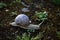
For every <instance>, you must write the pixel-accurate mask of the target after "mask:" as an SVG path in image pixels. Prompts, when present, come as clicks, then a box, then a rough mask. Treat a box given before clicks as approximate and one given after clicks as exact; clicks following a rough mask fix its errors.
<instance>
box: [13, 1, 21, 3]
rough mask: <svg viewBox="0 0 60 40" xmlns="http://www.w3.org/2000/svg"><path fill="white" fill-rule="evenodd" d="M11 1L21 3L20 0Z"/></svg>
mask: <svg viewBox="0 0 60 40" xmlns="http://www.w3.org/2000/svg"><path fill="white" fill-rule="evenodd" d="M12 3H21V0H15V1H13V2H12Z"/></svg>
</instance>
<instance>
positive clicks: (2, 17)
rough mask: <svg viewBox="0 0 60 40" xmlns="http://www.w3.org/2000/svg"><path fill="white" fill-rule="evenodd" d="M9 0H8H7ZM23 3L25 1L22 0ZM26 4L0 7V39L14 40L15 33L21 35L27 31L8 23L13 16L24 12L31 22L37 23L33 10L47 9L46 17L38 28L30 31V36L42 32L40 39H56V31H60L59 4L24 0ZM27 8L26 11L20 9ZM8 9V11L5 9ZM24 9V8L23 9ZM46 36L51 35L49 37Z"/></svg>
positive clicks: (11, 20)
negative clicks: (42, 35)
mask: <svg viewBox="0 0 60 40" xmlns="http://www.w3.org/2000/svg"><path fill="white" fill-rule="evenodd" d="M1 1H2V0H1ZM6 2H7V1H6ZM9 2H10V1H9ZM22 2H24V3H25V1H22ZM26 2H27V3H25V4H26V5H27V4H28V5H27V6H29V7H27V6H25V5H23V4H18V3H17V4H12V5H10V6H8V7H6V8H2V9H0V40H15V36H16V35H21V34H22V33H25V32H27V29H23V28H20V27H13V26H11V25H10V24H9V23H11V22H13V21H14V18H15V17H16V16H17V15H19V14H21V13H22V14H26V15H28V16H29V18H30V20H32V23H36V24H38V23H39V21H35V20H34V17H33V16H34V14H35V11H47V12H48V19H47V20H46V21H45V22H44V23H43V24H42V25H41V27H40V29H39V30H35V32H31V35H32V36H36V35H37V34H38V33H39V32H43V31H45V32H44V37H43V38H42V40H58V38H57V37H56V31H60V15H59V13H60V6H58V5H55V4H52V3H51V2H49V1H47V0H45V1H44V3H43V2H42V3H41V4H43V5H39V3H40V2H39V0H36V1H32V2H33V3H32V2H31V1H30V2H29V1H26ZM23 8H28V10H29V11H28V10H27V9H26V10H27V12H24V11H22V10H21V9H23ZM6 10H8V11H6ZM24 10H25V9H24ZM15 11H16V12H17V14H14V15H12V14H11V12H15ZM48 37H51V38H50V39H49V38H48Z"/></svg>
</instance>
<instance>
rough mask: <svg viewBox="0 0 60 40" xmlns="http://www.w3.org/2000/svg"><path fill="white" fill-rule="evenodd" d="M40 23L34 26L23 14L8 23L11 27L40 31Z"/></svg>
mask: <svg viewBox="0 0 60 40" xmlns="http://www.w3.org/2000/svg"><path fill="white" fill-rule="evenodd" d="M43 22H44V21H42V22H41V23H40V24H38V25H35V24H32V23H31V21H30V19H29V17H28V16H27V15H25V14H19V15H18V16H17V17H16V18H15V21H14V22H12V23H10V25H12V26H18V27H21V28H24V29H40V25H41V24H42V23H43Z"/></svg>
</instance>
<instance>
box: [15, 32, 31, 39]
mask: <svg viewBox="0 0 60 40" xmlns="http://www.w3.org/2000/svg"><path fill="white" fill-rule="evenodd" d="M29 39H30V35H27V34H26V33H24V34H23V35H22V36H17V37H16V40H29Z"/></svg>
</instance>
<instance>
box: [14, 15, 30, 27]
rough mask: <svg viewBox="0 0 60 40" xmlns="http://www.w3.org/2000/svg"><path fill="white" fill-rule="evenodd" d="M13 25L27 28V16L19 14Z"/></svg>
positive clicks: (28, 22) (28, 21)
mask: <svg viewBox="0 0 60 40" xmlns="http://www.w3.org/2000/svg"><path fill="white" fill-rule="evenodd" d="M15 23H16V24H17V25H20V26H27V25H29V24H30V20H29V17H28V16H27V15H25V14H20V15H18V16H17V17H16V18H15Z"/></svg>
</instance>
